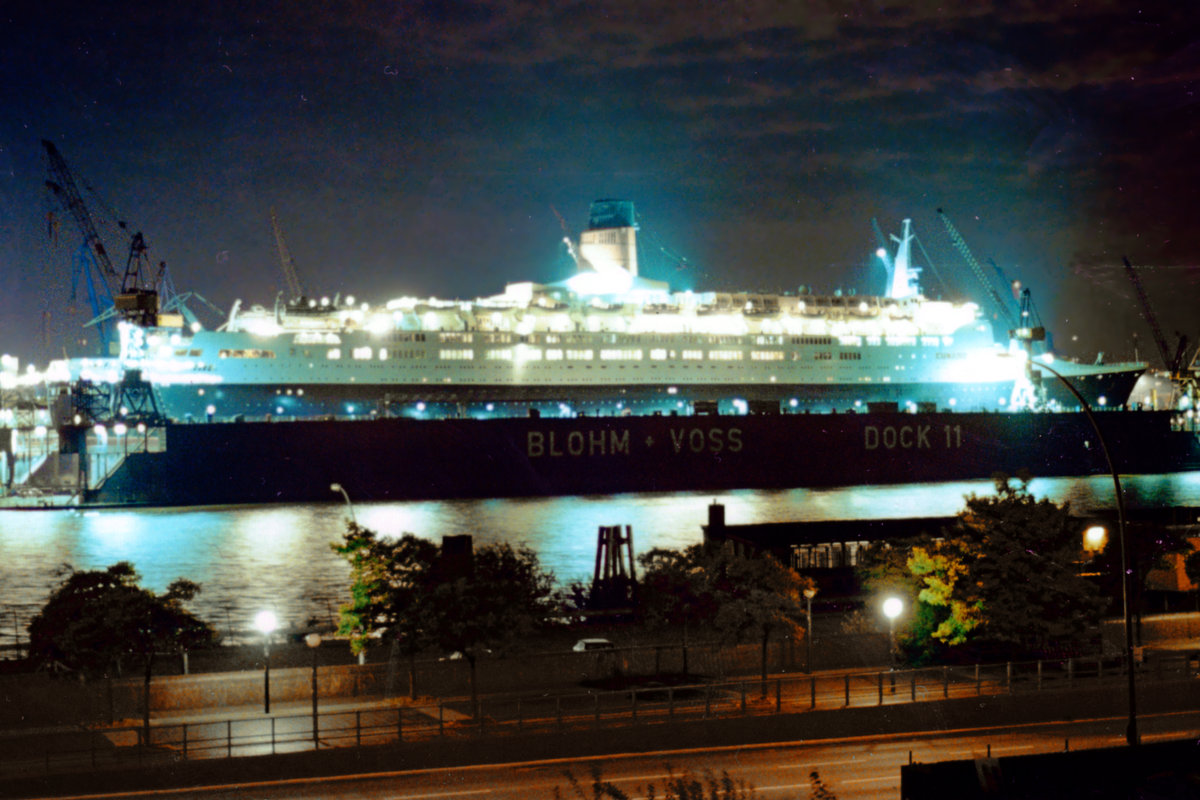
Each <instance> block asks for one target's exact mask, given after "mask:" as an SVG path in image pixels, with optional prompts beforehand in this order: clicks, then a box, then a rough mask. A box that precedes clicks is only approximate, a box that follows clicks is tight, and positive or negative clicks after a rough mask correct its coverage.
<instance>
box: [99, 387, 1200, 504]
mask: <svg viewBox="0 0 1200 800" xmlns="http://www.w3.org/2000/svg"><path fill="white" fill-rule="evenodd" d="M1095 418H1096V419H1097V421H1098V424H1099V425H1100V427H1101V431H1102V432H1103V433H1104V443H1105V444H1107V446H1108V450H1109V452H1110V453H1111V455H1112V458H1113V461H1114V463H1115V466H1116V469H1117V470H1118V471H1119V472H1121V473H1131V474H1132V473H1142V474H1153V473H1167V472H1176V471H1185V470H1194V469H1200V446H1198V443H1197V437H1196V435H1195V434H1193V433H1188V432H1183V431H1179V430H1176V429H1174V428H1173V427H1172V417H1171V415H1170V414H1168V413H1166V412H1115V411H1113V412H1105V413H1099V414H1097V415H1095ZM164 435H165V440H166V447H165V449H164V450H163V451H162V452H157V453H130V454H129V455H128V457H127V458H126V459H125V460H124V462H123V463H122V464H121V465H120V467H119V468H117V469H116V470H115V471H114V472H113V474H112V475H111V476H110V477H109V478H108V479H107V480H106V481H105V482H104V484H103V485H102V486H101V487H99V488H98V489H96V490H93V491H91V492H90V493H89V495H88V496H87V498H86V504H95V505H155V506H168V505H209V504H236V503H272V502H306V501H328V500H330V499H331V493H330V485H331V484H332V483H339V484H341V485H342V486H343V487H345V488H346V490H347V491H348V492H349V493H350V495H351V496H352V497H353V498H354V499H355V500H356V501H385V500H418V499H447V498H465V497H516V496H552V495H586V494H612V493H623V492H679V491H720V490H732V489H787V488H802V487H827V486H839V485H863V484H894V483H910V482H934V481H949V480H968V479H986V478H988V477H990V476H991V475H993V474H994V473H996V472H1005V473H1009V474H1016V473H1018V472H1020V471H1028V472H1029V473H1031V474H1032V475H1034V476H1040V477H1051V476H1086V475H1095V474H1106V473H1108V472H1109V467H1108V463H1107V461H1106V459H1105V456H1104V448H1103V447H1102V446H1101V441H1100V440H1099V439H1098V437H1097V435H1096V432H1095V430H1094V429H1093V427H1092V425H1091V423H1090V422H1089V420H1088V418H1087V417H1086V415H1084V414H1080V413H1058V414H999V413H993V414H986V413H927V414H784V415H761V416H691V417H685V416H679V417H674V416H645V417H636V416H628V417H582V418H575V419H545V418H541V419H538V418H509V419H496V420H473V419H440V420H411V419H377V420H364V421H322V420H307V421H296V422H281V421H275V422H246V423H211V424H206V423H197V424H190V425H175V424H172V425H167V426H166V427H165V429H164Z"/></svg>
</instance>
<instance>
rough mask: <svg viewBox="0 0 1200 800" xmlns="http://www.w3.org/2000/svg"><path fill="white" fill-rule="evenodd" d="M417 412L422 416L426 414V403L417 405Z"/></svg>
mask: <svg viewBox="0 0 1200 800" xmlns="http://www.w3.org/2000/svg"><path fill="white" fill-rule="evenodd" d="M417 412H418V413H421V414H424V413H425V403H424V402H420V403H417Z"/></svg>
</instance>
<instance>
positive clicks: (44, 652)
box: [29, 561, 215, 729]
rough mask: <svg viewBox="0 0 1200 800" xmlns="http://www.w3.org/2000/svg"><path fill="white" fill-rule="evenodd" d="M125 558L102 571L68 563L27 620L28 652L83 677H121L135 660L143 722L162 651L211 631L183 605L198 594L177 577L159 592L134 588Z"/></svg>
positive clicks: (200, 642) (188, 644) (204, 639)
mask: <svg viewBox="0 0 1200 800" xmlns="http://www.w3.org/2000/svg"><path fill="white" fill-rule="evenodd" d="M139 579H140V576H139V575H138V574H137V572H136V571H135V570H134V568H133V565H132V564H130V563H129V562H128V561H120V562H118V563H116V564H113V565H112V566H111V567H108V568H107V569H103V570H90V571H80V570H74V569H71V568H67V576H66V578H65V579H64V580H63V582H62V583H61V584H59V586H58V587H57V588H56V589H55V590H54V591H53V592H52V593H51V595H50V599H49V600H48V601H47V603H46V605H45V606H43V607H42V610H41V611H39V612H38V613H37V615H36V616H35V617H34V618H33V620H32V621H31V622H30V623H29V655H30V658H31V659H33V660H34V662H35V663H37V664H39V665H40V666H41V667H44V668H53V669H68V670H74V671H76V672H78V673H79V674H80V675H81V676H83V677H85V678H94V677H101V676H106V677H112V676H114V675H115V676H119V675H121V674H122V671H123V667H124V665H125V664H126V663H127V662H128V661H133V662H135V663H136V662H140V663H141V665H142V667H143V670H144V671H143V676H144V682H145V688H144V702H143V725H144V727H145V728H146V729H148V728H149V725H150V706H149V696H150V678H151V675H152V674H153V665H154V658H155V656H156V655H157V654H158V653H161V652H180V651H182V650H195V649H198V648H201V647H206V646H208V645H210V644H211V643H212V642H213V641H214V639H215V636H214V634H213V630H212V628H211V627H210V626H209V625H208V624H207V623H206V622H203V621H202V620H200V619H199V618H198V617H196V616H195V615H193V614H192V613H191V612H190V611H188V610H187V609H186V608H184V605H183V604H184V603H186V602H187V601H188V600H191V599H192V598H193V597H195V596H196V594H197V593H198V592H199V591H200V586H199V585H198V584H195V583H193V582H192V581H189V580H185V579H182V578H181V579H179V580H177V581H174V582H173V583H172V584H171V585H170V586H168V587H167V591H166V592H165V593H164V594H162V595H157V594H155V593H154V592H152V591H150V590H149V589H143V588H142V587H140V586H139V585H138V581H139Z"/></svg>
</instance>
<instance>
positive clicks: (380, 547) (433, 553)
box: [331, 521, 438, 698]
mask: <svg viewBox="0 0 1200 800" xmlns="http://www.w3.org/2000/svg"><path fill="white" fill-rule="evenodd" d="M331 547H332V548H333V550H334V552H336V553H337V554H338V555H340V556H341V557H342V558H344V559H346V561H348V562H349V564H350V602H349V603H347V604H345V605H343V606H342V607H341V608H339V609H338V633H339V634H341V635H343V636H348V637H349V639H350V651H351V652H352V653H354V654H355V655H358V654H359V653H361V652H363V650H365V649H366V646H367V642H369V641H370V640H371V638H372V637H374V636H384V637H386V638H387V639H388V640H390V642H391V646H392V647H393V648H394V649H399V650H402V651H403V652H404V654H405V655H407V656H408V663H409V670H408V692H409V696H410V697H414V698H415V697H416V656H417V653H419V652H420V651H421V650H422V649H424V648H425V647H426V646H427V645H428V641H427V639H426V637H425V635H424V630H423V629H422V623H421V619H420V616H419V614H418V613H417V607H418V602H419V600H420V598H421V593H422V591H423V590H424V584H425V581H426V579H427V576H428V574H429V572H430V570H431V569H432V568H433V565H434V563H435V562H436V561H437V557H438V548H437V545H435V544H433V543H432V542H430V541H427V540H425V539H420V538H418V537H416V536H414V535H413V534H411V533H406V534H404V535H402V536H401V537H400V538H399V539H396V540H394V541H387V540H382V539H380V538H379V536H378V535H377V534H376V533H375V532H374V531H372V530H369V529H367V528H364V527H362V526H361V525H359V524H357V523H356V522H353V521H349V522H347V523H346V533H345V535H344V536H343V538H342V541H341V542H335V543H333V544H332V545H331Z"/></svg>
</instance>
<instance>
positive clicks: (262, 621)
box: [254, 611, 277, 714]
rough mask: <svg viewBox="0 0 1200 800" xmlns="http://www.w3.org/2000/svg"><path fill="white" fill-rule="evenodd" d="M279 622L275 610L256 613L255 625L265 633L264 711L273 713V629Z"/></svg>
mask: <svg viewBox="0 0 1200 800" xmlns="http://www.w3.org/2000/svg"><path fill="white" fill-rule="evenodd" d="M276 625H277V622H276V620H275V613H274V612H273V611H260V612H258V613H257V614H255V615H254V627H256V628H258V629H259V630H260V631H262V635H263V713H264V714H270V713H271V631H273V630H275V627H276Z"/></svg>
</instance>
